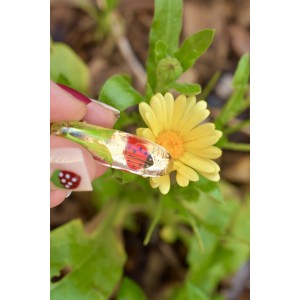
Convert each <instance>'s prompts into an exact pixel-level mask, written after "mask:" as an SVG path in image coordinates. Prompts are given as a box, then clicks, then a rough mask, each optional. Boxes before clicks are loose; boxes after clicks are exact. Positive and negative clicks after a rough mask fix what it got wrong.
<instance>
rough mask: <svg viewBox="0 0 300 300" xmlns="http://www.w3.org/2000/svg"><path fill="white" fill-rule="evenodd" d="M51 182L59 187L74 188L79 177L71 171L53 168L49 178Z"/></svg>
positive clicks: (79, 179) (77, 183) (78, 182)
mask: <svg viewBox="0 0 300 300" xmlns="http://www.w3.org/2000/svg"><path fill="white" fill-rule="evenodd" d="M50 180H51V182H52V183H53V184H54V185H56V186H57V187H59V188H62V189H63V188H65V189H76V188H78V186H79V184H80V181H81V177H80V176H79V175H78V174H76V173H74V172H71V171H67V170H55V171H54V172H53V174H52V176H51V178H50Z"/></svg>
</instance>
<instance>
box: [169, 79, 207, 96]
mask: <svg viewBox="0 0 300 300" xmlns="http://www.w3.org/2000/svg"><path fill="white" fill-rule="evenodd" d="M168 89H174V90H176V91H177V92H179V93H181V94H184V95H187V96H192V95H198V94H200V93H201V86H200V85H199V84H197V83H180V82H172V83H171V84H169V85H168Z"/></svg>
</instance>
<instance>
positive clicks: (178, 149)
mask: <svg viewBox="0 0 300 300" xmlns="http://www.w3.org/2000/svg"><path fill="white" fill-rule="evenodd" d="M156 142H157V143H158V144H159V145H161V146H162V147H164V148H165V149H166V150H167V151H168V152H169V153H170V154H171V156H172V157H173V158H174V159H178V158H179V157H180V156H181V155H182V153H183V142H182V139H181V137H180V136H179V135H178V134H177V133H175V132H174V131H164V132H162V133H160V134H159V136H158V137H157V139H156Z"/></svg>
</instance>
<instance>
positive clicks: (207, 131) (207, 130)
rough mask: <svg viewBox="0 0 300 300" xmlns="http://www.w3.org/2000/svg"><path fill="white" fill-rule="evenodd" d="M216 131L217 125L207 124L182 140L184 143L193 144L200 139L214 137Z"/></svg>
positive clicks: (200, 126) (195, 129)
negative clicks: (192, 142)
mask: <svg viewBox="0 0 300 300" xmlns="http://www.w3.org/2000/svg"><path fill="white" fill-rule="evenodd" d="M214 131H215V124H213V123H205V124H201V125H199V126H197V127H196V128H194V129H192V130H191V131H190V132H189V133H188V134H186V135H183V136H182V139H183V141H184V142H191V141H193V140H197V139H199V138H200V137H204V136H209V135H212V134H213V133H214Z"/></svg>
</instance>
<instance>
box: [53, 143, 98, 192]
mask: <svg viewBox="0 0 300 300" xmlns="http://www.w3.org/2000/svg"><path fill="white" fill-rule="evenodd" d="M50 188H51V189H52V190H54V189H66V190H72V191H76V190H77V191H91V190H92V185H91V181H90V178H89V173H88V170H87V167H86V164H85V161H84V157H83V154H82V151H81V150H80V149H78V148H51V151H50Z"/></svg>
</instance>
